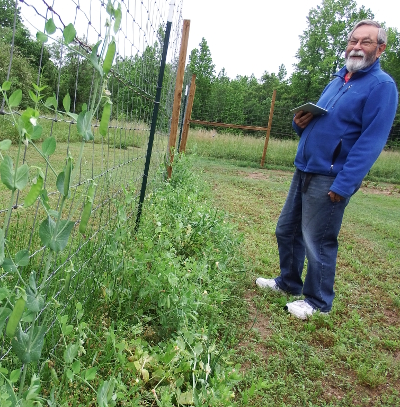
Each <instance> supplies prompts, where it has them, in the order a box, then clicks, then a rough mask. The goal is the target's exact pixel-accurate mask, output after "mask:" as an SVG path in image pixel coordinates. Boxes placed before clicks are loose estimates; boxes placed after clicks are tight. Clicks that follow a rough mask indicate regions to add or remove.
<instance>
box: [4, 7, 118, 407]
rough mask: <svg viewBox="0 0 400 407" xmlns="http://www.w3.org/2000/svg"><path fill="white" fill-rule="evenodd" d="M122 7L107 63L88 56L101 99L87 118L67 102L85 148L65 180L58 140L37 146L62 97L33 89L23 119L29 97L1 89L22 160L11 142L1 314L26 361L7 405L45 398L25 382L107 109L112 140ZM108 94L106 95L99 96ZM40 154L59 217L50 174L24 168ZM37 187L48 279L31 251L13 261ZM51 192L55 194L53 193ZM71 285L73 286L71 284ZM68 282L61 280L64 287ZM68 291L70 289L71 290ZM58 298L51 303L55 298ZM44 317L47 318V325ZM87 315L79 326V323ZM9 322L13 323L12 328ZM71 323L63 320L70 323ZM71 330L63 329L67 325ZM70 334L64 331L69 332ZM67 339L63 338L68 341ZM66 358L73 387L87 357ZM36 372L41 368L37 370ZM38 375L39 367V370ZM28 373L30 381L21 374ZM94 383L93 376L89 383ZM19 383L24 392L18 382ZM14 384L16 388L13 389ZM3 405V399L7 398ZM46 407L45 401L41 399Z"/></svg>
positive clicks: (72, 347)
mask: <svg viewBox="0 0 400 407" xmlns="http://www.w3.org/2000/svg"><path fill="white" fill-rule="evenodd" d="M114 3H115V2H111V1H110V0H109V1H108V4H107V12H108V14H109V16H110V19H111V18H113V24H110V23H109V22H107V24H106V29H107V30H106V35H105V40H104V43H103V44H102V50H101V52H100V56H98V55H97V52H98V49H99V47H100V45H101V41H99V42H98V43H97V44H96V45H95V46H94V47H93V49H92V52H91V54H90V55H86V54H84V53H82V54H81V56H82V57H83V58H85V59H87V60H88V61H89V62H90V63H91V65H92V66H93V67H94V69H95V70H96V71H97V73H98V76H97V79H96V81H95V92H94V97H93V98H92V100H91V102H90V105H89V106H84V108H83V109H82V111H81V113H79V115H78V114H75V113H72V112H70V96H69V95H68V94H67V95H66V96H65V97H64V99H63V107H64V109H65V112H63V113H64V114H66V115H68V116H69V117H71V118H72V119H73V120H74V121H75V122H76V125H77V131H78V134H79V135H80V136H81V140H82V141H81V148H80V152H79V155H78V158H77V159H76V160H74V159H73V157H72V156H71V155H70V154H69V155H68V157H67V159H66V163H65V166H64V169H63V171H61V172H59V173H57V172H56V171H55V170H54V168H53V167H52V165H51V163H50V160H49V158H50V156H51V155H52V154H53V153H54V152H55V151H56V148H57V146H56V140H55V138H54V137H49V138H47V139H45V140H44V142H43V143H42V146H41V148H40V149H39V147H38V146H37V145H36V144H35V141H36V140H38V139H39V138H41V136H42V127H41V126H40V124H39V116H40V114H39V105H40V106H44V107H46V108H47V109H50V110H54V111H57V109H58V102H57V99H56V98H55V96H51V97H48V98H47V99H46V100H45V101H44V97H43V96H42V92H43V91H44V90H45V88H46V87H45V86H38V85H35V84H33V90H30V91H29V97H30V99H31V101H32V102H33V103H34V107H28V108H27V109H26V110H25V111H23V112H22V113H21V114H20V116H18V115H17V114H16V112H15V109H17V108H18V107H19V106H20V104H21V101H22V97H23V94H22V91H21V89H17V90H15V91H13V92H12V93H11V92H10V90H11V87H12V83H11V82H10V81H6V82H4V83H3V84H2V86H1V93H2V96H3V98H4V100H5V103H6V107H7V113H8V114H9V116H10V117H11V120H12V122H13V124H14V126H15V128H16V129H17V130H18V143H17V153H16V158H15V159H13V158H12V157H11V156H10V155H4V156H3V154H2V152H6V151H7V150H9V148H10V147H11V144H12V142H11V140H3V141H2V142H1V143H0V150H1V151H0V158H1V163H0V175H1V182H2V184H3V185H4V186H5V187H6V188H7V189H8V190H9V191H10V199H9V204H8V210H7V212H6V215H5V218H4V222H3V225H2V227H1V229H0V266H1V267H2V268H3V270H4V272H6V273H9V274H11V275H12V274H14V275H16V279H15V286H14V287H13V288H12V289H10V288H8V287H7V286H3V287H2V288H1V302H2V305H3V306H2V308H1V311H0V326H1V327H2V328H3V326H4V325H6V329H5V333H6V335H7V336H8V337H9V343H10V344H11V347H12V351H13V352H14V354H15V356H16V357H17V358H18V360H19V362H20V364H21V366H22V367H21V370H20V369H17V370H14V371H13V372H11V375H10V377H7V376H4V375H7V374H8V371H7V372H6V371H5V370H4V369H3V371H2V372H1V373H2V375H3V379H2V380H3V381H2V383H0V385H2V386H3V388H4V389H5V393H4V394H6V395H7V397H6V396H4V398H5V400H7V402H8V403H10V405H11V406H14V405H17V404H19V403H21V402H22V400H25V401H26V402H28V401H29V402H30V403H31V402H34V401H35V400H36V399H35V397H38V394H39V393H38V392H39V389H40V382H39V379H38V377H37V376H36V375H35V374H33V375H32V378H31V383H30V385H29V387H28V390H27V391H26V386H25V381H26V376H27V372H28V369H27V366H28V365H31V364H32V362H38V361H39V360H40V358H41V354H42V349H43V346H44V342H45V335H46V332H47V331H48V329H49V326H50V324H51V322H52V321H51V320H50V318H51V315H52V309H53V307H52V306H53V305H54V301H53V300H52V296H51V294H50V293H51V291H52V290H54V289H55V288H54V287H53V286H51V285H50V283H49V280H48V277H49V273H50V271H51V268H52V264H53V260H54V259H55V258H56V256H57V255H58V254H59V253H61V252H62V251H63V250H64V249H65V248H66V247H67V245H68V242H69V237H70V235H71V232H72V230H73V228H74V226H75V221H74V220H73V213H71V212H68V213H67V214H65V213H64V212H66V211H64V207H65V204H66V201H67V200H68V199H69V198H70V195H71V188H72V186H73V185H74V183H75V182H77V178H78V174H79V168H80V165H81V161H82V155H83V150H84V146H85V144H86V142H88V141H90V140H92V139H93V137H94V136H93V133H92V120H93V118H94V117H95V116H96V114H97V111H98V110H99V108H100V106H102V109H103V113H102V118H101V122H100V128H99V132H100V134H101V135H102V136H104V135H106V133H107V130H108V123H109V120H110V114H111V105H112V103H111V100H110V92H109V91H108V90H107V75H108V73H109V72H110V70H111V67H112V63H113V60H114V56H115V52H116V45H115V40H114V38H113V37H112V35H111V30H112V29H113V30H114V33H116V32H117V31H118V30H119V26H120V23H121V7H120V5H119V4H118V7H117V8H115V7H114ZM55 32H56V26H55V24H54V22H53V20H52V19H49V20H48V21H47V22H46V25H45V33H41V32H39V33H37V39H38V40H39V41H41V42H46V41H47V39H48V36H49V35H52V34H54V33H55ZM75 36H76V31H75V28H74V27H73V25H72V24H69V25H68V26H66V27H65V28H64V30H63V38H62V39H61V41H62V44H63V46H66V47H69V46H70V44H71V43H72V42H73V41H74V38H75ZM99 88H101V91H100V92H98V89H99ZM29 146H32V148H34V149H35V150H36V152H37V153H39V155H40V156H41V157H42V159H43V160H44V163H45V165H46V166H47V167H48V168H49V169H50V171H51V172H52V173H53V174H54V176H55V177H56V188H57V190H58V192H59V194H60V199H59V202H58V205H57V207H56V209H54V208H52V206H51V203H50V201H49V198H48V193H47V189H45V188H44V181H45V175H44V171H43V170H42V169H41V168H38V167H29V166H28V164H27V163H26V162H22V163H21V160H22V150H23V148H28V147H29ZM30 177H31V179H32V184H31V187H30V190H29V192H28V193H27V194H26V197H25V200H24V207H25V208H28V207H30V206H32V205H33V204H35V203H36V202H37V200H39V202H40V203H41V204H42V206H43V209H44V211H45V213H46V217H45V219H43V220H42V222H41V223H40V225H39V229H38V233H39V236H40V240H41V243H42V245H43V248H44V253H45V265H44V270H43V272H42V273H40V274H36V273H35V271H33V270H32V271H31V272H30V273H29V272H28V270H29V263H30V256H31V255H30V253H29V250H28V249H23V250H20V251H18V252H17V253H16V254H12V250H11V247H10V244H9V243H10V242H8V241H7V232H8V225H9V220H10V217H11V215H12V211H13V205H14V202H15V196H16V194H19V193H20V192H22V191H23V190H25V188H26V187H27V186H28V184H29V178H30ZM95 186H96V184H95V183H94V182H93V181H92V182H91V183H90V186H89V188H88V193H87V197H86V203H85V205H84V209H83V212H82V214H81V220H80V228H79V230H80V232H81V233H84V232H85V229H86V226H87V222H88V218H89V216H90V213H91V208H92V203H93V199H94V193H95ZM46 188H47V186H46ZM68 278H71V275H70V274H69V276H68V277H67V279H66V280H65V283H67V282H68V284H69V281H68ZM61 282H63V280H62V279H59V282H58V284H60V283H61ZM66 285H67V284H66ZM49 294H50V295H49ZM39 316H40V318H39ZM79 319H80V318H79V315H78V316H77V320H79ZM6 321H7V322H6ZM62 321H63V320H62ZM61 326H62V327H63V326H64V325H63V324H62V325H61ZM62 331H63V330H62ZM65 333H66V332H65V331H63V334H65ZM65 346H66V350H65V352H64V361H63V362H64V368H65V371H64V374H63V378H64V381H65V380H67V379H68V380H72V378H73V376H74V375H76V374H78V373H79V372H80V368H79V360H77V359H76V357H77V355H78V353H79V345H78V343H70V344H66V343H65ZM32 366H33V365H32ZM32 369H33V367H32ZM20 371H22V374H20V373H18V374H17V372H20ZM87 378H88V377H87V376H86V379H87ZM18 381H19V384H18V386H17V385H16V382H18ZM11 383H12V384H13V385H12V386H11ZM14 387H17V388H18V394H14V390H13V388H14ZM2 397H3V396H2ZM56 399H57V398H55V397H54V391H53V392H52V396H51V400H50V403H53V404H52V405H55V404H54V403H55V400H56ZM37 402H38V403H39V399H37Z"/></svg>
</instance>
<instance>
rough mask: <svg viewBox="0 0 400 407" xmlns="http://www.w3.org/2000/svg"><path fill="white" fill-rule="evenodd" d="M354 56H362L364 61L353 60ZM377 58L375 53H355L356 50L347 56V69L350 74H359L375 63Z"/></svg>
mask: <svg viewBox="0 0 400 407" xmlns="http://www.w3.org/2000/svg"><path fill="white" fill-rule="evenodd" d="M352 56H362V57H363V58H362V59H358V58H357V59H353V58H350V57H352ZM375 60H376V58H375V55H374V54H373V53H371V55H368V54H366V53H365V52H364V51H361V50H360V51H355V50H354V49H353V50H352V51H350V52H349V54H348V55H346V68H347V70H348V71H349V72H357V71H359V70H361V69H365V68H368V67H369V66H370V65H372V64H373V63H374V62H375Z"/></svg>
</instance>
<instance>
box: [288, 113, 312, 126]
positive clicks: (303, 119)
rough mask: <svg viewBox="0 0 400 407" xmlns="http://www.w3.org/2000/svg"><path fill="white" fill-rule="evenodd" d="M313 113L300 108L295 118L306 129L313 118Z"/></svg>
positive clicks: (298, 124)
mask: <svg viewBox="0 0 400 407" xmlns="http://www.w3.org/2000/svg"><path fill="white" fill-rule="evenodd" d="M313 117H314V116H313V114H312V113H310V112H308V113H307V112H304V111H303V110H299V111H298V112H297V113H296V115H295V116H294V118H293V120H294V122H295V123H296V124H297V126H299V127H300V128H301V129H305V128H306V127H307V125H308V123H310V121H311V120H312V119H313Z"/></svg>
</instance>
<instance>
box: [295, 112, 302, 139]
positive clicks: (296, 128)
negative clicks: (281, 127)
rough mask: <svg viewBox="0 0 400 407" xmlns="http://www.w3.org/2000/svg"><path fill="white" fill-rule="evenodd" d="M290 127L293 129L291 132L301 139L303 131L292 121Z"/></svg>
mask: <svg viewBox="0 0 400 407" xmlns="http://www.w3.org/2000/svg"><path fill="white" fill-rule="evenodd" d="M293 117H294V116H293ZM292 127H293V130H294V131H295V132H296V133H297V135H298V136H299V137H301V134H302V133H303V131H304V129H302V128H301V127H299V126H298V125H297V124H296V123H295V122H294V120H293V121H292Z"/></svg>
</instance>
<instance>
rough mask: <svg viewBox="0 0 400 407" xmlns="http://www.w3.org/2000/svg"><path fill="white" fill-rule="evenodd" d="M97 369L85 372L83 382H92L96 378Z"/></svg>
mask: <svg viewBox="0 0 400 407" xmlns="http://www.w3.org/2000/svg"><path fill="white" fill-rule="evenodd" d="M96 372H97V367H92V368H91V369H87V370H85V380H86V381H89V380H94V379H95V378H96Z"/></svg>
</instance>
